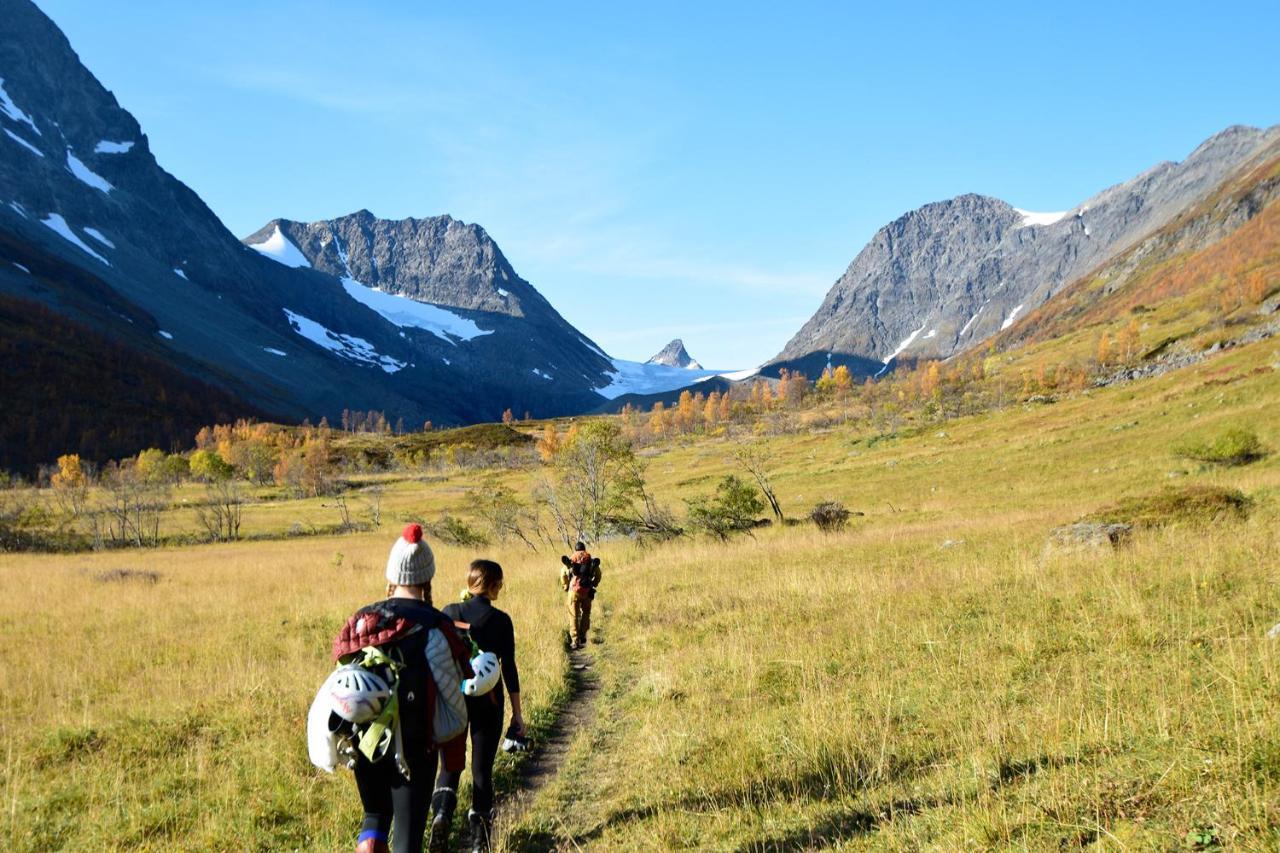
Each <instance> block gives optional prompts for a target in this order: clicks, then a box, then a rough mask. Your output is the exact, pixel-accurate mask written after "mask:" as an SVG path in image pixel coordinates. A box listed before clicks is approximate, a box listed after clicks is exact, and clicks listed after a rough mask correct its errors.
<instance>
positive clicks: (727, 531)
mask: <svg viewBox="0 0 1280 853" xmlns="http://www.w3.org/2000/svg"><path fill="white" fill-rule="evenodd" d="M686 503H687V504H688V505H689V526H690V527H692V528H694V529H695V530H700V531H702V532H703V533H707V534H709V535H711V536H714V537H715V538H717V539H719V540H721V541H724V540H726V539H728V538H729V536H730V535H731V534H733V533H738V532H742V531H746V530H750V529H751V528H753V527H755V525H756V517H757V516H758V515H759V514H760V513H761V512H762V511H763V510H764V502H763V501H761V500H760V497H759V495H758V494H757V493H756V490H755V488H753V487H752V486H751V484H750V483H747V482H746V481H744V480H742V479H740V478H739V477H738V476H737V475H735V474H728V475H726V476H725V478H724V479H722V480H721V481H720V483H719V485H717V486H716V491H715V494H714V495H712V496H711V497H702V498H693V499H692V500H687V501H686Z"/></svg>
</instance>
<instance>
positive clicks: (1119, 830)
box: [0, 339, 1280, 851]
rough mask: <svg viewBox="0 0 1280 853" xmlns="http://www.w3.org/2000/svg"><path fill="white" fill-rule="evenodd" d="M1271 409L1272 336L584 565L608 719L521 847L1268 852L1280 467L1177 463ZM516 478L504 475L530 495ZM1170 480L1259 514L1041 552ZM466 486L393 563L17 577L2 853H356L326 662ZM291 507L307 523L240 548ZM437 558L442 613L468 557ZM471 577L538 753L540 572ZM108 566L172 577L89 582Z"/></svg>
mask: <svg viewBox="0 0 1280 853" xmlns="http://www.w3.org/2000/svg"><path fill="white" fill-rule="evenodd" d="M1277 401H1280V343H1277V341H1276V340H1275V339H1271V340H1269V341H1263V342H1261V343H1258V344H1254V345H1251V346H1248V347H1242V348H1239V349H1236V350H1232V351H1230V352H1227V353H1225V354H1223V355H1221V356H1219V357H1217V358H1214V359H1212V360H1210V361H1207V362H1204V363H1203V364H1200V365H1196V366H1194V367H1190V368H1186V369H1184V370H1181V371H1176V372H1174V373H1170V374H1167V375H1165V376H1163V377H1160V378H1157V379H1152V380H1147V381H1143V382H1139V383H1133V384H1130V385H1124V386H1116V387H1112V388H1108V389H1101V390H1096V391H1092V392H1089V393H1087V394H1083V395H1078V396H1075V397H1071V398H1067V399H1064V400H1063V401H1061V402H1058V403H1056V404H1052V405H1032V406H1026V407H1024V406H1016V407H1011V408H1008V409H1005V410H1001V411H996V412H991V413H987V414H983V415H978V416H975V417H970V418H965V419H961V420H954V421H949V422H945V423H940V424H938V425H936V426H935V427H930V428H929V429H926V430H923V431H916V432H914V433H913V434H910V435H903V436H898V437H878V438H875V439H874V440H873V439H872V437H871V436H869V435H868V434H866V433H865V432H859V431H858V430H857V429H855V428H854V427H849V428H839V427H837V428H832V429H826V430H823V431H821V432H816V433H813V434H808V435H790V436H779V437H776V438H772V439H769V441H770V443H771V444H772V446H773V449H774V453H775V467H776V474H775V477H774V479H775V486H776V488H777V490H778V493H779V496H780V498H781V499H782V501H783V505H784V508H785V509H786V510H787V511H788V513H789V514H791V515H796V516H799V515H802V514H803V512H805V511H806V510H807V509H808V508H809V507H811V506H813V505H814V504H815V503H817V502H818V501H819V500H822V499H826V498H837V499H839V500H842V501H843V502H844V503H845V505H846V506H848V507H849V508H850V509H853V510H857V511H859V512H862V513H863V515H861V516H858V517H855V518H854V519H853V520H852V522H851V524H850V526H849V528H848V529H847V530H846V531H844V532H842V533H838V534H822V533H819V532H818V531H816V530H815V529H814V528H812V527H811V526H809V525H802V526H794V527H792V526H787V527H782V526H779V527H776V528H771V529H765V530H761V531H758V532H757V533H756V534H755V535H754V536H742V537H739V538H736V539H733V540H731V541H730V542H729V543H727V544H720V543H716V542H713V541H709V540H701V539H681V540H677V541H674V542H671V543H667V544H664V545H660V546H655V547H652V548H648V549H641V548H638V547H637V546H635V545H632V544H631V543H626V542H620V543H602V544H601V545H600V546H599V547H597V548H594V549H593V550H595V551H596V552H597V553H599V554H600V555H601V556H603V557H604V559H605V564H604V569H605V580H604V584H603V586H602V589H601V593H600V597H599V599H598V603H597V614H598V615H597V617H596V620H595V621H596V622H597V624H598V625H599V638H600V639H601V640H603V642H602V643H600V644H597V645H593V649H594V653H595V657H596V672H597V674H598V676H599V678H600V679H601V681H602V685H603V689H602V690H601V693H600V699H599V702H600V705H599V709H598V711H599V713H598V718H597V720H598V724H597V726H596V727H595V728H594V729H593V730H591V731H586V732H581V733H580V734H579V736H578V738H577V740H576V742H575V744H574V746H573V748H572V749H571V751H570V754H569V758H568V761H567V763H566V764H565V766H564V768H563V770H562V772H561V773H560V775H559V776H558V777H557V779H556V780H555V781H554V782H552V783H551V784H550V785H549V786H548V787H547V788H546V789H544V790H543V792H542V793H541V794H540V796H539V797H538V798H536V799H535V800H534V801H533V803H532V804H531V806H530V808H529V810H528V811H527V812H526V813H525V814H524V815H523V816H522V818H521V819H520V820H519V821H518V822H515V823H514V824H512V825H508V826H506V827H504V836H505V837H504V839H503V840H504V843H505V844H506V846H507V848H508V849H557V848H558V849H580V848H581V849H605V850H609V849H618V850H622V849H672V848H700V849H713V850H744V851H746V850H770V849H807V848H818V847H826V846H836V847H847V848H852V849H859V848H867V849H898V850H915V849H938V850H953V849H992V848H1012V849H1037V850H1038V849H1061V848H1064V847H1065V848H1067V849H1073V848H1081V847H1087V846H1090V845H1096V846H1097V847H1099V848H1102V849H1117V850H1120V849H1133V850H1146V849H1169V848H1183V847H1186V846H1188V845H1195V844H1201V845H1202V846H1209V845H1212V844H1214V843H1221V844H1223V845H1225V846H1228V847H1232V848H1235V849H1246V850H1254V849H1256V850H1265V849H1276V848H1277V847H1278V846H1280V641H1271V640H1268V639H1266V637H1265V634H1266V631H1267V629H1268V628H1269V627H1270V626H1271V625H1273V624H1275V623H1277V622H1280V586H1278V585H1277V580H1280V533H1278V530H1280V525H1278V523H1277V522H1280V460H1278V459H1277V455H1276V454H1273V455H1271V456H1269V457H1267V458H1265V459H1263V460H1262V461H1260V462H1256V463H1254V464H1252V465H1248V466H1244V467H1238V468H1214V467H1207V466H1203V465H1200V464H1199V463H1193V462H1187V461H1185V460H1182V459H1179V458H1177V457H1176V456H1175V455H1174V453H1173V451H1172V447H1173V446H1174V445H1175V444H1177V443H1178V442H1180V441H1185V440H1188V439H1195V438H1199V437H1204V436H1212V435H1213V434H1215V433H1216V432H1218V431H1220V430H1222V429H1225V428H1227V427H1231V426H1239V427H1244V428H1247V429H1251V430H1254V431H1255V432H1256V433H1257V434H1258V435H1259V437H1260V438H1261V439H1262V441H1263V442H1264V443H1265V444H1266V445H1268V446H1269V447H1271V448H1272V449H1273V450H1280V417H1277V415H1276V411H1277ZM648 463H649V464H648V477H649V485H650V489H651V491H652V493H653V494H655V495H656V496H657V497H658V499H659V500H661V501H663V502H665V503H668V504H670V505H672V506H673V507H676V508H679V507H680V505H681V504H680V501H681V499H683V498H686V497H692V496H693V495H695V494H699V493H702V492H706V491H709V490H711V489H712V488H713V487H714V485H715V482H716V481H717V480H718V479H719V478H720V477H721V476H722V475H723V474H725V473H728V472H730V471H732V470H733V463H732V462H731V454H730V448H729V446H728V445H727V443H726V442H725V441H723V440H720V439H711V438H706V439H690V440H687V441H682V442H675V443H671V444H668V445H665V446H662V447H661V448H659V449H658V450H657V451H656V452H655V453H653V455H651V456H649V459H648ZM470 476H474V475H470ZM529 476H530V475H529V474H528V473H527V472H500V473H495V474H493V477H495V478H498V479H500V480H502V481H503V482H506V483H507V484H508V485H511V486H512V487H513V488H517V489H520V490H522V491H524V490H525V489H526V488H527V479H528V477H529ZM1186 484H1212V485H1221V486H1228V487H1232V488H1239V489H1241V490H1243V491H1244V492H1245V493H1246V494H1248V495H1249V496H1250V497H1251V498H1252V499H1253V502H1254V509H1253V512H1252V514H1251V516H1250V517H1249V518H1248V519H1247V520H1243V521H1218V522H1211V523H1206V524H1185V523H1184V524H1173V525H1170V526H1166V527H1159V528H1153V529H1145V530H1139V531H1137V532H1136V534H1135V536H1134V539H1133V541H1132V543H1131V544H1129V545H1128V546H1126V547H1124V548H1120V549H1118V550H1112V549H1110V548H1103V549H1091V550H1079V551H1075V550H1061V549H1053V548H1049V547H1047V546H1046V540H1047V535H1048V532H1049V530H1050V529H1051V528H1052V527H1054V526H1056V525H1059V524H1063V523H1066V522H1070V521H1073V520H1075V519H1076V518H1079V517H1080V516H1081V515H1083V514H1085V513H1088V512H1091V511H1094V510H1096V509H1098V508H1100V507H1103V506H1106V505H1108V504H1111V503H1114V502H1115V501H1116V500H1118V499H1120V498H1122V497H1126V496H1132V495H1135V494H1142V493H1146V492H1151V491H1156V490H1159V489H1161V488H1164V487H1166V486H1170V485H1173V486H1179V485H1186ZM469 485H475V482H464V481H463V480H462V479H461V475H459V477H451V478H449V479H448V480H445V481H438V482H432V483H421V482H414V481H410V480H406V481H403V482H399V483H396V484H395V485H394V487H393V488H392V489H390V490H389V493H388V498H387V504H386V507H384V514H385V515H386V516H387V519H388V521H387V523H386V524H385V525H384V528H383V532H381V533H376V534H370V533H362V534H352V535H347V536H333V537H329V536H310V537H299V538H296V539H288V540H277V541H248V542H239V543H234V544H227V545H200V546H188V547H180V548H179V547H174V548H164V549H159V550H135V551H117V552H107V553H95V554H84V555H73V556H55V555H18V556H14V555H4V557H3V558H2V560H3V564H2V566H0V631H2V635H3V636H4V637H5V638H6V640H7V642H6V643H4V644H3V646H2V647H0V792H3V796H4V811H5V814H4V818H3V823H2V825H3V830H2V832H3V838H4V839H5V842H6V843H5V845H4V846H5V847H6V848H7V849H16V850H48V849H66V850H88V849H124V848H128V849H263V850H268V849H270V850H280V849H307V850H310V849H322V850H341V849H345V848H349V847H350V845H351V843H352V840H353V838H354V830H355V827H356V824H357V822H358V815H359V806H358V801H357V798H356V795H355V790H354V785H353V783H352V781H351V779H350V778H349V774H342V773H339V774H338V775H336V776H333V777H328V776H324V775H323V774H320V773H319V772H318V771H315V770H313V769H312V768H311V767H310V765H309V764H308V763H307V759H306V750H305V742H304V736H303V725H304V717H305V713H306V709H307V706H308V704H309V702H310V700H311V697H312V695H313V694H314V691H315V688H316V686H317V685H318V684H319V682H320V680H321V679H322V678H323V676H324V675H325V673H326V672H327V671H328V669H329V663H328V659H327V650H328V644H329V641H330V639H331V637H332V635H333V633H334V632H335V631H336V629H337V628H338V627H339V625H340V623H341V622H342V620H343V619H344V618H345V616H346V615H347V614H348V613H350V612H351V611H352V610H353V609H354V608H355V607H357V606H359V605H360V604H362V603H365V602H366V601H368V600H372V599H375V598H377V597H379V596H380V593H381V589H382V584H381V568H382V565H383V561H384V559H385V555H386V550H387V548H388V547H389V545H390V543H391V540H392V539H393V538H394V536H395V532H396V530H398V523H397V521H396V519H397V518H398V516H399V515H401V514H404V513H408V512H413V511H416V509H417V508H418V507H431V508H433V511H435V510H436V509H437V508H442V507H457V508H458V510H460V508H461V503H460V501H461V496H462V495H463V494H464V493H465V491H466V488H467V487H468V486H469ZM393 492H394V497H392V493H393ZM306 507H311V508H310V509H305V508H306ZM259 509H260V505H256V504H255V505H253V506H250V507H249V508H248V509H247V510H246V515H245V518H246V525H248V524H249V523H250V522H251V520H252V519H253V514H254V513H257V512H258V511H259ZM303 511H307V512H313V511H314V512H318V511H319V508H317V507H314V506H313V505H312V504H308V503H306V502H300V504H299V505H298V506H294V507H292V508H291V507H289V505H288V503H286V502H282V503H280V504H278V505H272V506H271V508H270V513H272V515H271V516H270V519H271V520H270V521H269V520H268V518H267V516H266V515H263V516H261V517H260V518H259V520H258V521H257V522H253V523H255V524H261V525H267V526H268V527H269V526H270V525H271V524H272V523H275V522H278V523H279V524H280V525H282V526H283V525H287V524H289V523H292V520H291V517H292V516H296V515H298V514H300V513H302V512H303ZM433 545H435V543H433ZM435 547H436V554H437V563H438V565H439V567H440V568H439V571H438V574H437V582H436V592H435V598H436V601H437V603H443V602H445V601H448V600H451V599H452V598H453V597H454V596H456V594H457V592H458V590H459V588H460V587H461V578H462V574H463V571H464V569H465V565H466V563H467V561H468V560H469V559H470V558H471V557H473V556H475V554H474V553H472V552H471V551H463V550H461V549H457V548H451V547H448V546H442V545H436V546H435ZM482 550H484V551H485V552H486V553H488V554H489V555H490V556H493V557H495V558H496V559H498V560H500V561H501V562H502V563H503V564H504V566H505V567H506V568H507V571H508V578H509V580H508V584H507V589H506V590H505V591H504V593H503V599H502V602H501V604H502V606H503V607H505V608H506V609H508V610H509V611H510V612H511V613H512V615H513V617H514V619H515V623H516V626H517V631H518V637H519V648H520V657H521V660H520V664H521V676H522V680H523V681H524V693H525V696H526V700H527V702H528V706H529V709H530V711H531V715H532V717H533V719H534V721H535V723H536V724H537V725H540V726H543V727H545V725H546V724H547V721H548V720H549V718H550V715H551V714H552V712H553V710H554V708H555V706H556V705H557V703H559V702H561V701H563V698H564V689H565V684H566V673H565V666H566V663H565V655H564V650H563V640H562V630H563V629H562V621H563V620H562V605H561V601H562V600H561V597H560V592H559V589H558V586H557V584H556V566H557V563H556V556H555V555H554V554H552V553H546V552H543V553H540V554H534V553H531V552H530V551H529V550H528V549H525V548H523V547H522V546H518V545H510V546H495V547H488V548H485V549H482ZM339 555H341V557H340V558H339ZM122 568H126V569H133V570H138V571H151V572H156V573H158V576H159V577H158V580H157V581H156V582H155V583H149V582H147V581H145V580H140V579H137V578H133V579H124V580H102V579H100V578H101V577H102V576H104V575H105V574H106V573H109V572H112V571H113V570H116V569H122Z"/></svg>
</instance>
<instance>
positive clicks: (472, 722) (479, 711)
mask: <svg viewBox="0 0 1280 853" xmlns="http://www.w3.org/2000/svg"><path fill="white" fill-rule="evenodd" d="M495 700H497V701H495ZM502 712H503V707H502V693H501V692H500V691H497V690H495V691H493V692H492V693H487V694H485V695H484V696H476V697H471V696H468V697H467V721H468V730H469V732H470V734H471V809H472V811H474V812H476V813H478V814H482V815H488V814H489V813H490V812H492V811H493V760H494V759H495V758H497V756H498V744H500V743H501V742H502ZM461 780H462V774H461V773H450V772H449V771H448V770H445V769H444V767H443V765H442V766H441V767H440V775H439V776H437V777H436V787H437V788H449V789H451V790H454V791H456V790H458V782H459V781H461Z"/></svg>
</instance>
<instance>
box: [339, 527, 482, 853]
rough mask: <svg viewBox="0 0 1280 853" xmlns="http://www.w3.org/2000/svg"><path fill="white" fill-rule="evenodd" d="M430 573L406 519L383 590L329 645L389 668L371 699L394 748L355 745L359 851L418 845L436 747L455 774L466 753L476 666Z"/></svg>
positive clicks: (414, 852) (431, 563)
mask: <svg viewBox="0 0 1280 853" xmlns="http://www.w3.org/2000/svg"><path fill="white" fill-rule="evenodd" d="M435 571H436V565H435V556H434V555H433V554H432V553H431V548H430V546H429V545H427V543H426V542H424V541H423V539H422V527H421V526H420V525H417V524H410V525H408V526H407V527H405V529H404V532H403V533H402V534H401V536H400V538H399V539H397V540H396V543H395V545H393V546H392V548H391V554H390V555H389V556H388V558H387V569H386V578H387V597H386V598H385V599H384V600H382V601H379V602H376V603H374V604H370V605H367V606H366V607H362V608H360V610H358V611H356V613H355V615H353V616H352V617H351V618H350V619H349V620H348V621H347V624H346V625H345V626H344V627H343V629H342V631H341V632H340V633H339V634H338V637H337V639H335V640H334V643H333V657H334V658H335V659H343V662H346V660H347V659H350V658H352V657H353V656H356V655H361V654H363V655H364V658H363V659H364V660H366V661H367V660H369V659H370V657H372V656H376V655H378V653H381V654H382V655H384V656H385V660H386V661H388V667H384V668H383V670H382V671H383V672H386V671H387V669H388V668H390V669H391V670H392V671H393V672H394V676H392V677H393V678H394V686H393V688H392V689H391V691H390V696H389V698H386V694H385V692H384V694H383V695H384V698H385V703H384V702H379V703H378V704H379V707H381V708H383V709H384V710H385V709H386V708H388V707H389V708H390V709H391V710H392V712H393V715H392V716H393V717H394V718H393V719H390V720H389V721H388V725H387V726H386V738H387V740H388V741H389V742H390V744H391V745H390V746H387V747H384V748H386V749H387V750H388V752H390V753H393V754H387V755H375V757H376V760H371V758H370V757H369V755H367V754H366V753H365V752H364V748H365V745H364V743H361V749H360V750H359V751H357V752H356V753H355V755H354V756H353V767H352V769H353V770H354V771H355V777H356V787H357V789H358V790H359V792H360V802H361V804H362V805H363V806H364V822H363V823H362V824H361V827H360V834H359V836H358V837H357V840H356V853H387V851H388V850H389V849H394V851H395V853H418V852H419V851H421V850H422V844H423V836H424V835H425V833H426V828H427V817H428V808H429V806H430V802H431V791H432V787H431V781H432V775H433V774H434V772H435V767H436V758H437V752H439V754H440V758H441V759H442V760H443V761H444V763H445V766H446V767H448V768H453V769H456V770H458V771H461V769H462V767H463V762H464V761H465V759H466V752H465V750H466V741H465V740H464V738H463V737H462V734H463V733H464V732H465V720H466V717H465V713H466V706H465V704H464V703H463V701H462V693H461V688H460V684H461V683H462V682H461V678H470V677H471V676H472V675H473V673H472V671H471V666H470V664H469V655H468V651H469V650H468V649H467V646H466V644H464V643H463V642H462V640H461V638H460V637H459V636H458V634H457V632H456V631H455V629H454V627H453V622H452V621H451V620H449V619H447V618H445V616H444V614H442V613H441V612H440V611H439V610H436V609H435V608H434V607H432V606H431V578H432V576H434V575H435ZM437 629H438V630H437ZM371 649H372V651H370V650H371ZM380 659H381V658H380ZM455 701H456V705H455V704H454V703H455ZM458 717H460V720H459V719H456V718H458ZM459 723H460V725H459ZM443 727H447V728H443ZM442 730H443V733H442ZM450 731H452V732H453V734H449V732H450ZM388 836H389V837H390V841H391V842H392V844H393V845H394V847H393V848H388V844H387V842H388Z"/></svg>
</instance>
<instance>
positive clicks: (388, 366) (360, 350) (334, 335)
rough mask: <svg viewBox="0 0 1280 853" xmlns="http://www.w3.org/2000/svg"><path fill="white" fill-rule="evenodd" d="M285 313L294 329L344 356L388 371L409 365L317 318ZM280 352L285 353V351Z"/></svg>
mask: <svg viewBox="0 0 1280 853" xmlns="http://www.w3.org/2000/svg"><path fill="white" fill-rule="evenodd" d="M284 315H285V317H286V318H288V320H289V325H291V326H293V330H294V331H295V332H297V333H298V334H299V335H302V337H304V338H306V339H307V340H309V341H311V342H312V343H314V344H318V345H319V346H322V347H324V348H325V349H327V350H329V352H331V353H333V354H335V355H338V356H341V357H342V358H345V359H348V360H350V361H355V362H359V363H360V364H368V365H372V366H376V367H381V368H382V369H383V370H385V371H386V372H387V373H395V372H396V371H398V370H403V369H404V368H405V367H408V364H407V363H405V362H403V361H398V360H396V359H394V358H391V357H390V356H387V355H380V354H379V353H378V351H377V350H376V349H374V348H373V344H371V343H369V342H368V341H366V340H365V339H364V338H357V337H356V336H355V335H343V334H340V333H338V332H331V331H329V330H328V329H326V328H325V327H324V326H322V325H320V324H319V323H317V322H316V321H315V320H311V319H309V318H307V317H303V316H302V315H301V314H295V313H294V312H292V311H290V310H289V309H288V308H285V309H284ZM264 349H265V347H264ZM280 354H281V355H283V353H280Z"/></svg>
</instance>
